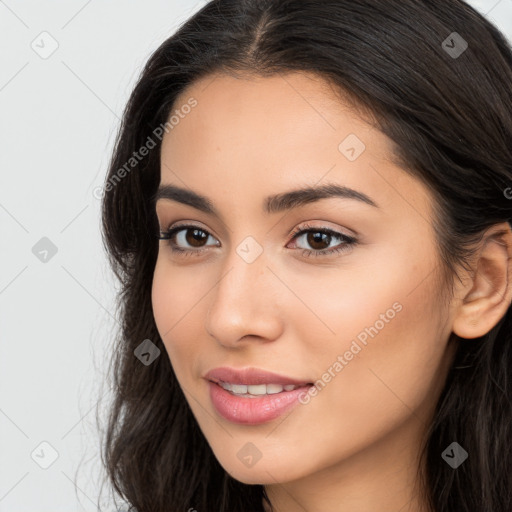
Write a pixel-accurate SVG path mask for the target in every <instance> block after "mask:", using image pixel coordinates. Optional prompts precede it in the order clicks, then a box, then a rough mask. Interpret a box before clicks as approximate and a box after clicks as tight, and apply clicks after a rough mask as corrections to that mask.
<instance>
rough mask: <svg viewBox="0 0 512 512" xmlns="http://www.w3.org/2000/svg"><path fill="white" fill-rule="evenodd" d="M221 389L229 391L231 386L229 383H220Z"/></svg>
mask: <svg viewBox="0 0 512 512" xmlns="http://www.w3.org/2000/svg"><path fill="white" fill-rule="evenodd" d="M220 385H221V387H223V388H224V389H226V390H227V391H231V384H230V383H229V382H222V381H221V382H220Z"/></svg>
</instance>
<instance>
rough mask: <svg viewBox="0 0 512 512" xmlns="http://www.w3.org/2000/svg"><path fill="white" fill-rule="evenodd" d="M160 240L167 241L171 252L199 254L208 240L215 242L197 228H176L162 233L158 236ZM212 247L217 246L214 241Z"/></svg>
mask: <svg viewBox="0 0 512 512" xmlns="http://www.w3.org/2000/svg"><path fill="white" fill-rule="evenodd" d="M159 238H160V240H169V244H170V245H171V248H172V250H173V251H176V252H197V253H198V252H201V251H202V250H204V249H205V248H206V247H208V246H207V245H206V242H208V238H212V240H215V238H213V236H212V235H210V233H208V231H206V230H204V229H202V228H199V227H198V226H176V227H174V228H171V229H169V230H168V231H166V232H163V233H161V234H160V236H159ZM213 245H216V246H218V245H219V243H218V242H217V241H216V242H215V243H214V244H213Z"/></svg>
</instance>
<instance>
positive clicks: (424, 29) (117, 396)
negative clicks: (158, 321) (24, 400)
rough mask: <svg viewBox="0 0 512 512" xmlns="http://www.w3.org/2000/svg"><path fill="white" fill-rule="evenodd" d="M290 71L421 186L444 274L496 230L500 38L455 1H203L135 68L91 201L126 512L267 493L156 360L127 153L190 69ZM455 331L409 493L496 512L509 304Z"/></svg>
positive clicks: (145, 181) (111, 427) (505, 502)
mask: <svg viewBox="0 0 512 512" xmlns="http://www.w3.org/2000/svg"><path fill="white" fill-rule="evenodd" d="M454 32H457V34H459V36H457V35H454V34H453V33H454ZM456 37H462V38H463V39H464V40H465V41H466V42H467V44H468V47H467V49H466V51H464V52H463V53H462V54H460V55H454V54H453V52H452V53H451V52H450V51H449V48H455V47H456V43H455V42H454V41H457V45H458V48H459V49H460V48H462V46H461V39H460V38H459V39H454V38H456ZM450 38H451V39H450ZM447 41H448V42H447ZM294 71H295V72H312V73H316V74H317V75H318V76H320V77H323V78H324V79H326V80H328V81H329V82H330V83H331V84H334V85H335V86H336V88H337V89H335V90H337V91H340V93H343V95H344V97H345V98H350V99H351V101H352V102H353V105H354V107H356V108H358V109H359V112H361V114H367V115H369V117H371V119H372V122H373V123H374V125H375V126H376V127H377V128H378V129H379V130H380V131H381V132H382V133H384V134H385V135H387V136H388V137H389V138H390V139H391V140H392V141H393V143H394V144H395V147H394V152H393V158H394V159H395V162H398V163H399V164H400V165H401V166H402V167H403V168H404V171H405V172H408V173H410V174H411V175H413V176H415V177H416V178H418V179H420V180H421V181H422V183H424V184H425V185H426V186H428V187H429V189H430V190H431V191H432V192H433V194H434V198H435V199H434V203H435V204H434V206H435V210H434V211H435V218H434V221H433V222H434V227H435V233H436V243H437V247H438V248H439V256H440V257H439V261H440V267H441V268H442V269H443V272H444V274H443V275H444V276H445V277H446V283H452V284H453V281H454V277H457V278H459V279H460V277H459V275H458V270H459V269H460V268H467V269H468V268H470V267H469V266H468V262H469V261H470V258H471V256H472V254H473V252H472V250H473V246H474V244H475V243H476V242H478V241H481V239H482V236H483V233H484V231H485V230H486V229H487V228H489V227H492V226H493V225H495V224H498V223H503V222H508V223H509V224H510V223H511V204H512V201H511V200H510V198H509V195H508V194H507V192H506V191H507V189H508V190H510V188H509V187H510V186H511V185H512V48H511V46H510V43H509V42H508V41H507V39H506V38H505V37H504V35H503V34H502V33H501V32H500V31H499V30H498V29H497V28H496V27H495V26H494V25H493V24H492V23H490V22H489V21H488V20H486V19H485V18H484V17H483V16H482V15H481V14H479V13H478V12H477V11H476V10H474V9H473V8H472V7H470V6H469V5H468V4H466V3H464V2H463V1H461V0H407V1H404V0H385V1H384V0H318V1H316V0H213V1H211V2H209V3H207V4H206V5H205V6H204V7H203V8H202V9H201V10H200V11H198V12H197V13H195V14H194V15H193V16H192V17H190V18H189V19H188V20H187V21H186V22H184V23H183V24H182V25H181V26H180V27H179V29H178V30H177V31H176V32H175V33H174V35H172V36H171V37H169V38H168V39H167V40H166V41H164V42H163V43H162V44H161V46H160V47H159V48H158V49H157V50H156V51H155V52H154V53H153V54H152V55H151V57H150V58H149V60H148V62H147V63H146V65H145V66H144V69H143V70H142V72H141V75H140V78H139V79H138V82H137V84H136V86H135V88H134V90H133V92H132V94H131V96H130V98H129V101H128V103H127V105H126V108H125V110H124V113H123V118H122V122H121V126H120V128H119V132H118V135H117V138H116V142H115V147H114V151H113V155H112V158H111V161H110V164H109V170H108V175H107V176H106V182H105V187H104V195H103V199H102V235H103V243H104V245H105V247H106V250H107V253H108V258H109V262H110V265H111V267H112V270H113V272H114V274H115V276H116V278H117V279H118V280H119V282H120V285H121V289H120V291H119V294H118V298H117V301H116V307H117V313H118V318H119V320H120V324H121V328H120V329H119V332H118V333H117V335H116V336H115V340H114V345H115V346H114V348H113V350H112V359H111V360H110V366H109V372H110V373H109V376H111V384H112V389H113V393H114V395H113V401H112V404H111V405H110V408H109V410H108V419H107V425H106V429H105V435H104V439H102V452H101V457H102V464H103V465H104V467H105V468H106V472H107V477H108V481H109V483H110V484H111V486H110V489H111V491H112V492H113V491H114V490H115V492H116V493H117V494H118V495H119V496H121V497H122V499H123V500H125V501H126V503H128V504H129V505H130V506H131V507H132V509H135V510H137V511H139V512H175V511H183V512H185V511H187V510H189V509H196V510H197V511H199V512H260V511H263V510H264V509H263V500H264V499H265V500H266V502H267V503H269V500H268V498H267V496H266V494H265V489H264V487H263V485H248V484H244V483H242V482H240V481H237V480H236V479H234V478H232V477H231V475H230V474H228V473H227V472H226V471H225V470H224V469H223V467H222V466H221V465H220V464H219V462H218V461H217V459H216V457H215V456H214V454H213V452H212V450H211V448H210V446H209V444H208V443H207V441H206V439H205V437H204V435H203V434H202V432H201V430H200V429H199V427H198V424H197V422H196V420H195V418H194V416H193V415H192V412H191V409H190V408H189V406H188V403H187V401H186V398H185V396H184V394H183V392H182V390H181V388H180V386H179V383H178V382H177V379H176V376H175V374H174V373H173V370H172V367H171V364H170V361H169V358H168V357H164V355H165V354H166V351H165V347H164V345H163V343H162V340H161V338H160V336H159V333H158V331H157V328H156V325H155V320H154V317H153V311H152V302H151V287H152V278H153V271H154V268H155V263H156V259H157V254H158V238H157V236H158V230H159V226H158V222H157V218H156V212H155V208H154V204H153V196H154V193H155V191H156V189H157V187H158V185H159V180H160V146H161V140H159V141H157V144H156V147H155V148H154V149H151V150H150V151H149V154H147V155H146V156H145V157H144V158H140V159H139V158H138V159H137V162H136V164H135V165H132V168H131V169H129V172H128V171H126V163H127V162H128V161H130V158H133V154H134V152H135V151H137V150H138V149H139V148H141V147H142V146H144V145H145V144H147V141H148V137H152V138H153V139H154V136H153V135H152V134H154V130H155V128H157V127H158V126H163V125H165V123H166V122H167V121H168V119H169V115H170V114H171V113H172V112H171V111H172V110H173V107H176V105H175V99H176V98H177V96H178V95H179V94H180V93H182V92H183V91H184V90H185V88H186V87H187V86H189V85H191V84H192V83H194V82H195V81H196V80H198V79H199V78H202V77H206V76H207V75H210V74H212V73H218V72H220V73H226V74H231V75H233V76H240V75H241V74H248V75H250V74H253V75H258V76H270V75H274V74H277V73H286V72H294ZM131 163H132V164H134V161H132V162H131ZM123 166H124V169H125V172H124V173H121V172H120V169H122V168H123ZM121 175H122V176H121ZM120 176H121V178H120ZM109 183H110V185H108V184H109ZM459 267H460V268H459ZM452 292H453V288H452ZM452 338H453V339H454V341H461V338H458V337H457V336H455V334H454V333H452V336H451V337H450V341H451V339H452ZM145 339H150V340H151V341H152V342H153V343H154V344H155V345H156V346H158V347H159V348H160V349H161V351H162V357H158V358H157V359H156V360H155V361H154V362H153V363H152V364H151V365H148V366H146V365H144V364H141V362H140V361H139V360H138V359H137V357H135V356H134V350H135V348H136V347H137V346H139V345H140V344H141V342H142V341H143V340H145ZM462 341H463V342H462V343H459V344H458V347H457V351H456V353H455V358H454V361H453V364H452V366H451V368H450V371H449V374H448V376H447V379H446V382H445V385H444V388H443V391H442V394H441V396H440V399H439V402H438V404H437V408H436V411H435V416H434V418H433V421H432V423H431V425H429V430H428V437H427V442H426V443H425V445H424V449H423V451H422V461H423V462H424V463H425V467H426V471H425V474H424V476H423V478H424V485H425V489H426V490H427V491H425V500H426V502H428V504H429V506H430V507H431V509H432V510H433V511H435V512H475V511H479V512H510V511H511V510H512V402H511V396H512V311H511V307H510V306H509V308H508V310H507V312H506V314H505V315H504V316H503V317H502V318H501V319H500V321H499V322H498V323H497V324H496V325H495V326H494V328H493V329H492V330H490V331H489V332H488V333H487V334H486V335H484V336H482V337H480V338H476V339H470V340H462ZM455 440H456V441H457V442H458V443H459V444H460V445H461V446H462V447H463V448H464V449H465V450H466V451H467V452H468V453H469V458H468V459H467V460H466V461H465V462H464V463H463V464H462V465H460V466H459V467H458V468H457V469H455V470H454V469H452V467H450V466H449V465H448V464H447V463H446V462H445V461H444V460H443V459H442V457H441V453H442V452H443V450H444V449H445V448H446V447H447V446H449V445H450V444H451V443H452V442H453V441H455ZM102 487H103V486H102Z"/></svg>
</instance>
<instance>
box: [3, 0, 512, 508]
mask: <svg viewBox="0 0 512 512" xmlns="http://www.w3.org/2000/svg"><path fill="white" fill-rule="evenodd" d="M204 3H205V2H204V1H199V2H198V1H197V0H190V1H186V0H180V1H178V0H152V1H148V2H142V1H139V2H134V1H127V0H125V1H120V0H112V1H110V2H101V1H99V0H88V1H87V0H82V1H69V0H67V1H62V0H61V1H53V2H48V1H40V0H39V1H36V0H30V1H28V0H27V1H23V2H20V1H18V2H16V1H15V0H0V48H1V50H0V52H1V53H0V56H1V65H0V119H1V121H0V140H1V145H0V147H1V151H0V228H1V231H0V235H1V236H0V336H1V337H0V443H1V444H0V460H1V463H0V512H50V511H51V512H73V511H93V510H97V507H96V502H97V497H98V495H99V490H100V483H101V479H102V478H103V476H104V473H103V471H102V468H101V465H100V459H99V436H98V432H97V431H96V423H95V411H96V404H97V403H98V401H99V404H100V405H101V404H103V403H105V405H108V398H109V394H108V386H107V385H106V384H105V383H104V382H103V379H104V376H105V373H106V362H107V361H108V357H109V354H108V353H107V352H108V347H109V346H110V343H111V337H112V334H113V332H114V330H115V329H116V327H117V320H116V315H115V310H114V297H115V294H116V290H117V284H116V283H115V280H114V279H113V277H112V276H111V274H110V270H109V268H108V266H107V262H106V257H105V254H104V250H103V246H102V241H101V236H100V228H99V226H100V215H99V214H100V211H99V207H100V201H99V200H98V199H97V198H96V197H95V190H96V187H100V186H101V185H102V184H103V180H104V176H105V173H106V168H107V164H108V161H109V158H110V153H111V150H112V145H113V141H114V136H115V133H116V131H117V128H118V126H119V118H120V116H121V113H122V109H123V107H124V105H125V103H126V101H127V99H128V96H129V94H130V91H131V90H132V88H133V86H134V84H135V80H136V78H137V76H138V74H139V72H140V70H141V68H142V66H143V64H144V63H145V62H146V60H147V58H148V57H149V55H150V54H151V53H152V52H153V51H154V50H155V49H156V48H157V47H158V46H159V45H160V44H161V43H162V42H163V41H164V40H165V39H166V38H167V37H169V36H170V35H171V34H172V33H173V32H174V31H175V30H176V28H177V27H178V26H179V25H180V24H181V23H182V22H183V21H184V20H185V19H186V18H187V17H189V16H190V15H191V14H192V13H193V12H195V11H196V10H198V9H199V8H200V7H202V6H203V5H204ZM470 3H471V4H472V5H474V6H475V7H476V8H477V9H478V10H479V11H481V12H482V13H484V14H486V16H488V17H489V18H490V19H491V21H493V22H494V23H495V24H496V25H497V26H498V27H499V28H500V29H501V30H502V31H503V32H504V33H505V34H506V35H507V36H508V37H509V38H511V39H512V0H489V1H487V0H479V1H472V2H470ZM454 31H456V28H454ZM511 87H512V84H511ZM100 408H101V407H100ZM105 491H106V490H105ZM104 495H105V497H108V493H107V492H104ZM101 509H102V510H104V511H107V512H111V511H114V510H116V508H115V506H114V504H112V503H109V502H107V501H105V500H104V501H103V502H102V508H101Z"/></svg>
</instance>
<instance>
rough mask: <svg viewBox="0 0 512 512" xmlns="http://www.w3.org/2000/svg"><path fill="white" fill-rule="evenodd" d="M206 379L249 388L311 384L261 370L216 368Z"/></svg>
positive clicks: (207, 374) (206, 375) (208, 373)
mask: <svg viewBox="0 0 512 512" xmlns="http://www.w3.org/2000/svg"><path fill="white" fill-rule="evenodd" d="M204 378H205V379H207V380H209V381H212V382H217V383H218V382H219V381H223V382H229V383H231V384H246V385H247V386H251V385H258V384H281V385H282V386H286V385H294V386H305V385H306V384H311V383H310V382H308V381H306V380H298V379H292V378H291V377H286V376H285V375H279V374H277V373H273V372H268V371H266V370H261V369H259V368H239V369H237V368H230V367H221V368H214V369H213V370H210V371H209V372H207V373H206V374H205V375H204Z"/></svg>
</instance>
